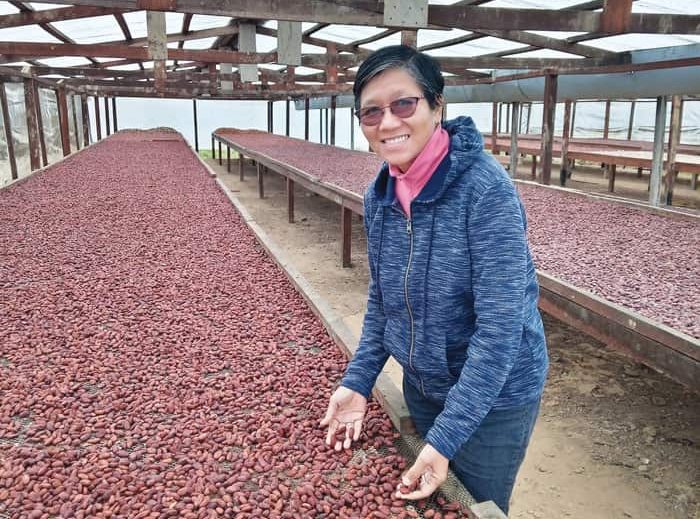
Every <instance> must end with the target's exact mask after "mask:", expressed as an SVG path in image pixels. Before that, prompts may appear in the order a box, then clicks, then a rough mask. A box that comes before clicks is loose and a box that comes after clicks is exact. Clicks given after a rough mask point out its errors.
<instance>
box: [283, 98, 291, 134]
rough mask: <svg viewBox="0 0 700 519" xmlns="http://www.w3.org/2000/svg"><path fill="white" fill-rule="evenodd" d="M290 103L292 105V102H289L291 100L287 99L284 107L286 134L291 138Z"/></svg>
mask: <svg viewBox="0 0 700 519" xmlns="http://www.w3.org/2000/svg"><path fill="white" fill-rule="evenodd" d="M289 103H290V100H289V98H287V99H286V100H285V106H284V109H285V120H284V134H285V135H286V136H287V137H289V127H290V123H291V121H290V120H289Z"/></svg>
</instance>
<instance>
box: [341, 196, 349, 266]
mask: <svg viewBox="0 0 700 519" xmlns="http://www.w3.org/2000/svg"><path fill="white" fill-rule="evenodd" d="M340 230H341V232H340V233H341V263H342V265H343V268H350V267H352V261H351V259H352V211H351V210H350V209H348V208H347V207H345V206H341V208H340Z"/></svg>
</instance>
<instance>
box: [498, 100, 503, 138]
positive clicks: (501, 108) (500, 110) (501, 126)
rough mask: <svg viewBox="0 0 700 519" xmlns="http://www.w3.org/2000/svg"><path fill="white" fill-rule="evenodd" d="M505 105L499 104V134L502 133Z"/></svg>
mask: <svg viewBox="0 0 700 519" xmlns="http://www.w3.org/2000/svg"><path fill="white" fill-rule="evenodd" d="M502 122H503V103H498V133H501V129H502V128H503V125H502V124H501V123H502Z"/></svg>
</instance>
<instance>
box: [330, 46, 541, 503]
mask: <svg viewBox="0 0 700 519" xmlns="http://www.w3.org/2000/svg"><path fill="white" fill-rule="evenodd" d="M443 88H444V81H443V79H442V75H441V73H440V68H439V66H438V64H437V62H436V61H435V60H434V59H433V58H431V57H430V56H427V55H425V54H422V53H420V52H418V51H416V50H415V49H412V48H411V47H406V46H392V47H386V48H384V49H380V50H378V51H376V52H375V53H374V54H372V55H370V56H369V57H368V58H367V59H366V60H365V61H364V62H363V64H362V66H361V67H360V68H359V70H358V72H357V76H356V81H355V85H354V94H355V108H356V113H357V114H358V119H359V121H360V125H361V128H362V132H363V133H364V135H365V137H366V138H367V140H368V141H369V143H370V145H371V146H372V148H373V149H374V150H375V151H376V152H377V153H378V154H379V155H380V156H381V157H382V158H383V159H384V160H385V163H384V165H383V167H382V168H381V170H380V171H379V174H378V175H377V177H376V178H375V180H374V181H373V182H372V184H370V186H369V187H368V188H367V191H366V193H365V200H364V216H365V220H364V221H365V231H366V233H367V249H368V256H369V266H370V274H371V278H370V285H369V295H368V302H367V313H366V314H365V320H364V326H363V329H362V336H361V339H360V344H359V346H358V349H357V352H356V354H355V356H354V358H353V359H352V361H351V362H350V364H349V366H348V368H347V371H346V373H345V376H344V377H343V380H342V383H341V387H339V388H338V389H337V390H336V391H335V392H334V393H333V395H332V396H331V398H330V402H329V404H328V410H327V412H326V415H325V417H324V418H323V420H322V421H321V425H322V426H328V432H327V436H326V443H327V444H328V445H329V446H332V447H334V448H335V449H336V450H341V449H342V448H346V449H347V448H349V447H350V445H351V444H352V442H353V441H356V440H358V439H359V437H360V432H361V430H362V424H363V420H364V416H365V410H366V406H367V398H368V397H369V394H370V392H371V390H372V387H373V386H374V383H375V381H376V378H377V376H378V374H379V372H380V371H381V369H382V367H383V366H384V364H385V362H386V361H387V359H388V358H389V356H393V357H394V358H395V359H396V360H397V361H398V362H399V364H401V366H402V367H403V370H404V377H403V380H404V387H403V391H404V397H405V399H406V403H407V405H408V409H409V411H410V413H411V416H412V418H413V421H414V423H415V425H416V429H417V430H418V432H419V433H420V434H421V435H422V436H423V437H424V438H425V441H426V446H425V447H424V448H423V450H422V451H421V453H420V454H419V456H418V459H417V460H416V462H415V464H414V465H413V466H412V467H411V468H410V469H409V470H408V471H407V472H406V474H404V475H403V477H402V480H401V481H400V482H399V481H397V482H396V483H397V490H396V496H397V497H398V498H401V499H421V498H423V497H426V496H428V495H430V494H431V493H433V492H434V491H435V490H436V489H437V487H438V486H439V485H440V484H441V483H442V482H443V481H444V480H445V479H446V477H447V470H448V466H449V465H451V466H452V469H453V471H454V472H455V474H456V475H457V477H459V478H460V480H461V481H462V482H463V483H464V485H465V487H466V488H467V489H468V490H469V491H470V492H471V494H472V495H473V497H474V498H475V499H476V500H477V501H487V500H493V501H494V502H496V504H497V505H498V506H499V507H500V508H501V509H502V510H503V511H505V512H507V511H508V504H509V499H510V495H511V491H512V488H513V484H514V482H515V476H516V474H517V472H518V469H519V467H520V464H521V462H522V460H523V458H524V455H525V450H526V448H527V445H528V443H529V439H530V435H531V433H532V429H533V426H534V423H535V419H536V417H537V413H538V409H539V402H540V397H541V395H542V389H543V386H544V379H545V376H546V373H547V349H546V345H545V339H544V331H543V327H542V320H541V318H540V314H539V311H538V309H537V296H538V286H537V279H536V275H535V268H534V265H533V262H532V257H531V255H530V251H529V248H528V244H527V238H526V233H525V229H526V222H525V212H524V210H523V207H522V204H521V203H520V199H519V198H518V195H517V192H516V191H515V188H514V186H513V183H512V182H511V180H510V178H509V177H508V175H507V174H506V172H505V171H504V170H503V168H501V167H500V166H499V164H498V163H497V162H496V161H495V160H494V159H493V158H492V157H491V156H490V155H487V154H486V153H484V150H483V142H482V139H481V135H480V134H479V132H478V131H477V129H476V127H475V125H474V123H473V121H472V120H471V118H469V117H459V118H457V119H455V120H452V121H447V122H445V123H444V124H442V125H441V124H440V120H441V115H442V110H443V97H442V92H443Z"/></svg>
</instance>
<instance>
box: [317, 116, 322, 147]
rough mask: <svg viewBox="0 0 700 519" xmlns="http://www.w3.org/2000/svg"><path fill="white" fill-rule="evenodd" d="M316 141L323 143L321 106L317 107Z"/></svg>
mask: <svg viewBox="0 0 700 519" xmlns="http://www.w3.org/2000/svg"><path fill="white" fill-rule="evenodd" d="M318 142H319V143H321V144H323V108H319V109H318Z"/></svg>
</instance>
